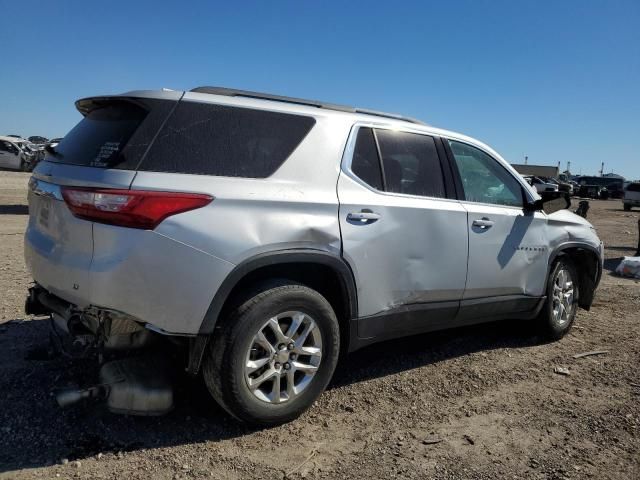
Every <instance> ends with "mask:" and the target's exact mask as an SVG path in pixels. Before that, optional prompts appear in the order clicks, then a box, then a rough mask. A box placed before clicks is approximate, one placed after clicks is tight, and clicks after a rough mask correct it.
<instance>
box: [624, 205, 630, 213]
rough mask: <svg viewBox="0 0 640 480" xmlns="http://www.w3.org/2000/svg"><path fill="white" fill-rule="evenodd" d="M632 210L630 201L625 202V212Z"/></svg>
mask: <svg viewBox="0 0 640 480" xmlns="http://www.w3.org/2000/svg"><path fill="white" fill-rule="evenodd" d="M630 210H631V205H630V204H628V203H625V204H624V211H625V212H628V211H630Z"/></svg>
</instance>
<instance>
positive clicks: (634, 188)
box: [627, 183, 640, 192]
mask: <svg viewBox="0 0 640 480" xmlns="http://www.w3.org/2000/svg"><path fill="white" fill-rule="evenodd" d="M627 192H640V183H630V184H629V186H628V187H627Z"/></svg>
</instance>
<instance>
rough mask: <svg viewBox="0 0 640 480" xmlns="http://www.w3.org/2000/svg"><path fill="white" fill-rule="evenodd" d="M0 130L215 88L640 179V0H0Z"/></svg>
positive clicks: (69, 122) (69, 121) (53, 124)
mask: <svg viewBox="0 0 640 480" xmlns="http://www.w3.org/2000/svg"><path fill="white" fill-rule="evenodd" d="M0 8H1V11H2V12H3V18H4V20H5V21H4V22H3V28H2V29H0V45H2V52H3V55H4V58H5V61H4V62H3V67H2V69H0V92H2V93H1V94H0V95H1V99H2V101H1V102H0V133H1V134H5V133H16V134H21V135H25V136H29V135H44V136H49V137H53V136H61V135H64V134H65V133H66V132H67V131H68V130H69V129H70V128H71V127H72V126H73V125H74V124H75V123H76V122H77V121H78V120H79V118H80V116H79V114H78V113H77V112H76V111H75V109H74V106H73V102H74V101H75V100H76V99H77V98H80V97H83V96H90V95H94V94H104V93H117V92H122V91H126V90H133V89H140V88H160V87H168V88H175V89H189V88H193V87H195V86H198V85H220V86H229V87H237V88H243V89H253V90H258V91H266V92H273V93H278V94H283V95H291V96H299V97H308V98H314V99H321V100H326V101H331V102H335V103H345V104H350V105H357V106H361V107H368V108H374V109H379V110H387V111H391V112H398V113H403V114H406V115H409V116H414V117H418V118H421V119H423V120H425V121H426V122H428V123H430V124H433V125H436V126H439V127H444V128H449V129H452V130H456V131H461V132H463V133H466V134H468V135H471V136H474V137H476V138H478V139H480V140H482V141H485V142H486V143H488V144H490V145H491V146H493V147H494V148H495V149H496V150H498V151H499V152H500V153H501V154H502V155H503V156H504V157H505V158H507V159H508V160H509V161H511V162H514V163H519V162H522V160H523V158H524V155H528V156H529V162H530V163H540V164H555V163H557V162H558V161H561V162H562V168H563V169H564V168H565V166H566V162H567V161H571V165H572V171H573V173H580V172H582V173H583V174H588V173H595V172H596V171H597V170H599V168H600V162H601V161H604V162H605V172H610V171H612V170H613V171H614V172H617V173H621V174H623V175H625V176H627V177H633V178H640V153H639V150H640V149H639V148H638V144H639V143H640V1H638V0H629V1H617V0H611V1H605V0H602V1H588V0H581V1H569V0H563V1H548V2H544V1H482V0H475V1H462V2H456V1H451V2H442V1H439V2H426V1H423V2H401V1H395V2H380V3H376V2H371V1H368V2H357V1H353V2H345V1H341V2H329V1H327V2H318V1H316V2H312V1H304V0H298V1H291V2H288V1H278V0H271V1H266V0H265V1H260V2H229V3H227V2H225V3H215V2H202V3H198V2H166V3H163V2H161V1H155V2H134V1H128V2H121V1H115V0H110V1H104V2H94V1H58V2H45V1H40V2H33V1H29V0H20V1H16V0H11V1H8V0H0Z"/></svg>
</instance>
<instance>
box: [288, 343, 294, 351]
mask: <svg viewBox="0 0 640 480" xmlns="http://www.w3.org/2000/svg"><path fill="white" fill-rule="evenodd" d="M294 348H295V345H294V344H293V342H291V343H290V344H289V345H287V349H288V350H293V349H294Z"/></svg>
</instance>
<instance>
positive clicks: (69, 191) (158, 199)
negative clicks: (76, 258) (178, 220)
mask: <svg viewBox="0 0 640 480" xmlns="http://www.w3.org/2000/svg"><path fill="white" fill-rule="evenodd" d="M62 196H63V198H64V201H65V203H66V204H67V206H68V207H69V210H71V213H73V215H74V216H76V217H78V218H83V219H85V220H91V221H92V222H98V223H106V224H109V225H117V226H120V227H130V228H141V229H145V230H153V229H154V228H156V227H157V226H158V225H159V224H160V222H162V221H163V220H164V219H165V218H167V217H170V216H171V215H176V214H178V213H183V212H188V211H189V210H195V209H196V208H200V207H204V206H205V205H208V204H209V203H211V202H212V201H213V197H212V196H210V195H204V194H199V193H177V192H156V191H152V190H118V189H111V188H84V187H82V188H81V187H63V188H62Z"/></svg>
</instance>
